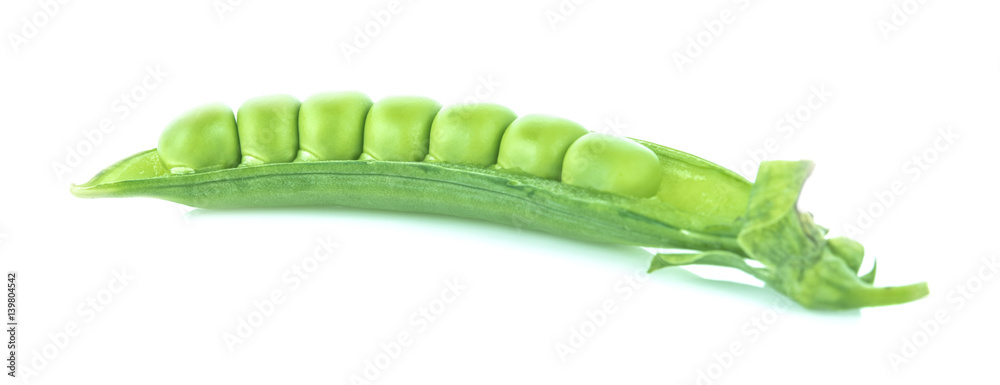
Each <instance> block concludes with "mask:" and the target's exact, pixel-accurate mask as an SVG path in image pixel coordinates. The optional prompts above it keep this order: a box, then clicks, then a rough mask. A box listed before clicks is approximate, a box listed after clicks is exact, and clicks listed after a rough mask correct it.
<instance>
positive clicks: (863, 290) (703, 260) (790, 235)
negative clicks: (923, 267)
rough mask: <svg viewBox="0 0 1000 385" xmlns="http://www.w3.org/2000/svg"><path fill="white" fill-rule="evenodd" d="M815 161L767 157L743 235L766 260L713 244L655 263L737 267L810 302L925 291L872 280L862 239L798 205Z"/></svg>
mask: <svg viewBox="0 0 1000 385" xmlns="http://www.w3.org/2000/svg"><path fill="white" fill-rule="evenodd" d="M812 169H813V164H812V162H809V161H798V162H788V161H768V162H763V163H761V166H760V172H759V173H758V176H757V181H756V182H755V183H754V187H753V189H752V190H751V192H750V200H749V204H748V205H747V210H746V214H745V215H744V220H745V222H744V225H743V228H742V229H741V230H740V232H739V235H738V236H737V243H739V245H740V247H741V248H742V249H743V251H744V254H745V255H747V256H748V257H750V258H752V259H754V260H756V261H758V262H760V263H761V264H762V265H764V267H752V266H750V265H749V264H747V262H746V260H745V259H743V258H742V257H741V256H739V255H737V254H734V253H732V252H728V251H718V250H708V251H700V252H684V253H669V254H657V255H656V256H654V257H653V261H652V263H651V264H650V268H649V271H655V270H658V269H662V268H665V267H672V266H684V265H712V266H724V267H731V268H736V269H739V270H741V271H744V272H746V273H748V274H750V275H753V276H754V277H756V278H757V279H759V280H761V281H763V282H765V283H766V284H767V285H768V286H770V287H772V288H774V289H775V290H777V291H778V292H781V293H782V294H785V295H786V296H788V297H789V298H792V299H793V300H795V301H796V302H798V303H799V304H801V305H802V306H804V307H807V308H812V309H853V308H859V307H868V306H883V305H895V304H900V303H906V302H910V301H915V300H917V299H920V298H923V297H924V296H926V295H927V294H928V292H929V291H928V288H927V284H926V283H916V284H911V285H905V286H894V287H874V286H872V283H873V282H874V280H875V268H872V271H871V272H869V273H867V274H865V275H863V276H859V275H858V270H859V268H860V266H861V261H862V260H863V258H864V248H863V247H862V246H861V244H860V243H858V242H856V241H854V240H851V239H848V238H843V237H837V238H830V239H827V238H826V233H827V230H826V229H825V228H823V227H820V226H818V225H816V224H815V223H813V221H812V216H811V215H810V214H808V213H802V212H799V211H798V210H797V208H796V204H797V202H798V197H799V194H800V192H801V190H802V186H803V184H804V183H805V180H806V178H807V177H808V176H809V174H810V173H811V172H812Z"/></svg>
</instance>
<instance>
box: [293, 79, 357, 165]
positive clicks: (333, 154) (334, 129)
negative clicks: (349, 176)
mask: <svg viewBox="0 0 1000 385" xmlns="http://www.w3.org/2000/svg"><path fill="white" fill-rule="evenodd" d="M371 107H372V100H371V99H370V98H368V96H367V95H365V94H363V93H360V92H354V91H349V92H325V93H321V94H316V95H313V96H310V97H308V98H306V100H305V101H303V102H302V107H301V108H300V109H299V156H298V158H297V160H299V161H321V160H353V159H358V157H359V156H361V149H362V148H361V143H362V140H363V139H364V136H365V118H366V117H367V115H368V110H369V109H370V108H371Z"/></svg>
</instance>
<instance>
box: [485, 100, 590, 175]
mask: <svg viewBox="0 0 1000 385" xmlns="http://www.w3.org/2000/svg"><path fill="white" fill-rule="evenodd" d="M587 132H588V131H587V129H586V128H583V126H581V125H579V124H577V123H575V122H573V121H570V120H567V119H563V118H557V117H553V116H548V115H539V114H534V115H525V116H522V117H520V118H517V120H515V121H514V122H513V123H511V124H510V127H507V132H505V133H504V134H503V140H501V141H500V153H499V155H498V157H497V166H499V167H500V168H502V169H507V170H512V171H519V172H524V173H527V174H531V175H534V176H537V177H542V178H546V179H553V180H559V176H560V175H561V174H562V162H563V158H565V157H566V150H567V149H569V146H570V145H571V144H573V142H575V141H576V140H577V139H579V138H580V137H581V136H584V135H586V134H587Z"/></svg>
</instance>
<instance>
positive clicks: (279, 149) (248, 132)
mask: <svg viewBox="0 0 1000 385" xmlns="http://www.w3.org/2000/svg"><path fill="white" fill-rule="evenodd" d="M300 104H301V103H299V100H298V99H296V98H295V97H294V96H291V95H268V96H260V97H256V98H253V99H250V100H247V101H246V102H244V103H243V105H242V106H240V109H239V111H237V112H236V124H237V128H238V129H239V133H240V149H241V150H242V152H243V162H242V165H244V166H252V165H256V164H264V163H286V162H291V161H292V160H295V156H296V155H297V154H298V151H299V127H298V121H299V105H300Z"/></svg>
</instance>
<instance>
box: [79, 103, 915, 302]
mask: <svg viewBox="0 0 1000 385" xmlns="http://www.w3.org/2000/svg"><path fill="white" fill-rule="evenodd" d="M811 167H812V165H811V163H809V162H764V163H763V164H762V165H761V170H760V174H759V176H758V179H757V182H756V183H754V184H751V183H750V182H748V181H747V180H745V179H744V178H742V177H740V176H739V175H737V174H735V173H733V172H732V171H729V170H727V169H725V168H723V167H720V166H718V165H715V164H713V163H711V162H708V161H705V160H703V159H701V158H698V157H696V156H694V155H691V154H687V153H684V152H681V151H678V150H674V149H671V148H668V147H664V146H660V145H657V144H654V143H649V142H645V141H642V140H635V139H628V138H623V137H617V136H612V135H606V134H599V133H592V132H589V131H587V130H586V129H585V128H583V127H582V126H580V125H578V124H576V123H574V122H572V121H569V120H566V119H561V118H557V117H552V116H547V115H525V116H520V117H518V116H517V115H516V114H515V113H514V112H512V111H510V110H509V109H507V108H505V107H502V106H498V105H495V104H489V103H481V104H470V105H459V106H448V107H444V108H442V106H441V105H440V104H438V103H437V102H435V101H433V100H431V99H427V98H421V97H389V98H385V99H382V100H380V101H378V102H374V103H373V102H372V101H371V100H370V99H369V98H368V97H367V96H365V95H363V94H360V93H357V92H341V93H325V94H320V95H314V96H313V97H310V98H308V99H306V101H304V102H302V103H299V102H298V100H297V99H294V98H293V97H290V96H287V95H276V96H268V97H262V98H255V99H251V100H250V101H248V102H247V103H246V104H244V105H243V106H241V107H240V109H239V113H238V114H235V115H234V114H233V112H232V111H231V110H229V109H228V108H225V107H224V106H221V105H218V104H213V105H208V106H204V107H200V108H196V109H194V110H191V111H189V112H187V113H186V114H184V115H182V116H181V117H180V118H178V119H177V120H176V121H175V122H173V123H172V124H171V125H169V126H168V127H167V129H166V130H164V133H163V135H162V136H161V138H160V143H159V146H158V148H157V149H153V150H148V151H144V152H140V153H138V154H135V155H133V156H131V157H129V158H126V159H124V160H122V161H120V162H118V163H116V164H114V165H112V166H110V167H108V168H107V169H105V170H104V171H102V172H100V173H99V174H98V175H96V176H95V177H94V178H93V179H91V180H90V181H89V182H87V183H84V184H81V185H74V186H72V187H71V191H72V192H73V194H75V195H77V196H80V197H87V198H96V197H153V198H159V199H165V200H169V201H173V202H178V203H182V204H185V205H189V206H194V207H203V208H240V207H265V206H312V205H339V206H350V207H359V208H371V209H382V210H399V211H409V212H422V213H441V214H448V215H454V216H460V217H466V218H475V219H482V220H487V221H492V222H497V223H504V224H509V225H513V226H518V227H523V228H529V229H535V230H540V231H545V232H549V233H553V234H557V235H561V236H566V237H572V238H576V239H583V240H588V241H597V242H609V243H617V244H625V245H634V246H644V247H654V248H672V249H685V250H690V252H684V253H675V254H658V255H656V256H655V257H654V259H653V263H652V265H651V266H650V271H652V270H656V269H659V268H663V267H668V266H681V265H689V264H709V265H718V266H727V267H733V268H737V269H741V270H743V271H745V272H747V273H749V274H751V275H753V276H755V277H757V278H758V279H761V280H762V281H764V282H766V283H768V285H769V286H771V287H773V288H774V289H775V290H777V291H779V292H781V293H784V294H785V295H787V296H789V297H790V298H792V299H794V300H796V301H797V302H799V303H800V304H802V305H804V306H806V307H810V308H855V307H863V306H878V305H888V304H896V303H903V302H907V301H912V300H915V299H918V298H920V297H922V296H924V295H926V294H927V288H926V285H924V284H916V285H909V286H901V287H893V288H874V287H872V286H871V283H872V282H873V280H874V271H873V272H872V273H869V274H868V275H865V276H863V277H858V275H857V273H858V268H859V267H860V264H861V260H862V258H863V254H864V252H863V248H861V246H860V244H858V243H857V242H854V241H851V240H848V239H845V238H832V239H825V233H826V231H825V229H823V228H821V227H819V226H817V225H815V224H813V223H812V219H811V216H809V215H808V214H803V213H799V212H798V211H797V210H796V209H795V203H796V200H797V198H798V192H799V190H800V189H801V186H802V183H803V182H804V181H805V177H806V176H807V175H808V173H809V170H810V169H811ZM747 258H752V259H755V260H757V261H759V262H760V263H761V264H762V265H763V266H764V267H760V268H758V267H751V266H749V265H748V264H747V263H746V259H747Z"/></svg>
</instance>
